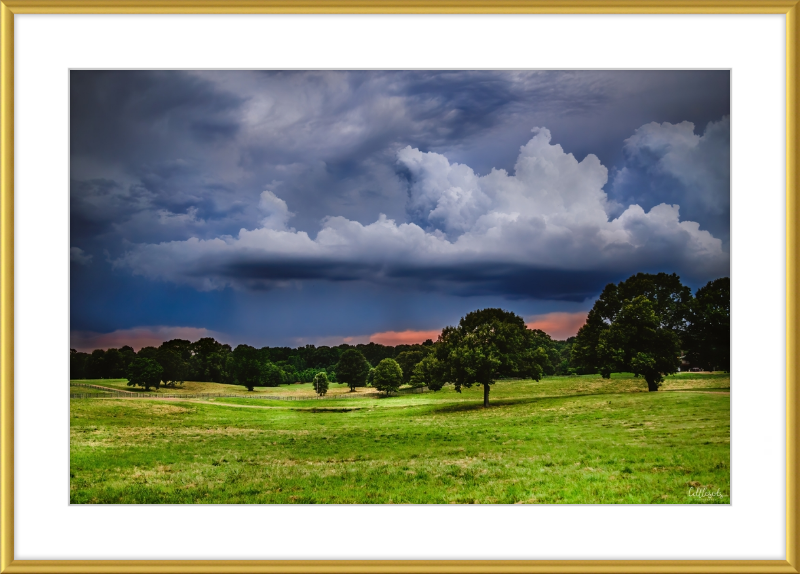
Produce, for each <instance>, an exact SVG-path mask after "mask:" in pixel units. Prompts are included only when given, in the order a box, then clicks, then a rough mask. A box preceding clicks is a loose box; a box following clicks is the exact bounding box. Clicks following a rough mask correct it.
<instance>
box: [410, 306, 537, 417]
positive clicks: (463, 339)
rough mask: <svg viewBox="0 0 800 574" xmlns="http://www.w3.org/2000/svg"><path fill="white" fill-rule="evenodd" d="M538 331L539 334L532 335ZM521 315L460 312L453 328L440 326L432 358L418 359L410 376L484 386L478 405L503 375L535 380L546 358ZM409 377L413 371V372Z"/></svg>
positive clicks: (437, 385) (500, 311)
mask: <svg viewBox="0 0 800 574" xmlns="http://www.w3.org/2000/svg"><path fill="white" fill-rule="evenodd" d="M537 335H538V334H537ZM534 340H535V339H534V337H533V336H532V333H531V331H530V329H528V328H527V327H526V326H525V321H524V320H523V319H522V317H519V316H518V315H516V314H514V313H511V312H509V311H504V310H503V309H482V310H479V311H473V312H472V313H468V314H467V315H466V316H464V317H463V318H462V319H461V321H460V322H459V324H458V326H457V327H445V328H444V329H443V330H442V334H441V335H440V336H439V340H438V341H437V342H436V344H435V345H434V357H435V359H436V360H435V361H434V360H428V361H426V360H423V361H422V362H421V363H420V365H419V366H420V368H419V369H418V372H417V377H416V379H415V380H417V381H419V382H422V381H423V380H425V379H426V378H430V379H431V380H430V382H429V384H428V387H429V388H431V389H436V388H441V386H442V385H443V384H444V383H445V382H449V383H452V384H453V386H454V387H455V390H456V391H457V392H461V389H462V388H464V387H466V388H469V387H471V386H473V385H483V406H484V407H488V406H489V388H490V386H491V385H493V384H494V383H495V382H496V381H497V379H499V378H502V377H529V378H532V379H534V380H537V381H538V380H539V379H541V377H542V374H543V373H544V368H545V365H547V364H549V363H550V361H549V359H548V357H547V353H546V351H545V350H544V349H543V348H542V347H536V348H533V347H532V346H531V344H532V342H533V341H534ZM412 377H413V374H412Z"/></svg>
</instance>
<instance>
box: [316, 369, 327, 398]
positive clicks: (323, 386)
mask: <svg viewBox="0 0 800 574" xmlns="http://www.w3.org/2000/svg"><path fill="white" fill-rule="evenodd" d="M314 391H315V392H316V393H317V394H318V395H319V396H323V395H324V394H325V393H327V392H328V375H326V374H325V371H320V372H319V373H317V374H316V375H314Z"/></svg>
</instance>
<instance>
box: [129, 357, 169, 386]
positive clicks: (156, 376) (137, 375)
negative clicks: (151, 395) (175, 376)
mask: <svg viewBox="0 0 800 574" xmlns="http://www.w3.org/2000/svg"><path fill="white" fill-rule="evenodd" d="M162 373H163V369H162V368H161V365H159V364H158V363H157V362H156V361H154V360H153V359H145V358H142V357H139V358H136V359H134V360H133V362H132V363H131V364H130V367H128V386H131V387H134V386H136V387H144V390H146V391H149V390H150V387H154V388H156V389H157V388H158V387H160V386H161V374H162Z"/></svg>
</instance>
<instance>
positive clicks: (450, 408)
mask: <svg viewBox="0 0 800 574" xmlns="http://www.w3.org/2000/svg"><path fill="white" fill-rule="evenodd" d="M692 390H694V389H692ZM709 390H712V389H705V388H701V389H697V391H699V392H706V391H709ZM713 390H716V391H730V388H720V389H713ZM667 392H677V390H676V391H667V390H666V389H665V390H660V391H656V392H652V393H651V392H647V391H644V392H642V391H636V392H629V393H576V394H574V395H543V396H538V397H520V398H513V399H490V400H489V407H488V408H486V409H484V406H483V400H482V399H481V400H476V401H475V402H467V401H466V400H464V401H463V402H458V403H449V404H443V405H441V406H434V407H433V408H432V409H430V410H429V414H439V413H455V412H469V411H482V410H487V411H488V410H491V409H492V407H507V406H515V405H528V404H535V403H539V402H542V401H555V400H569V399H575V398H580V397H596V398H602V397H617V398H623V397H628V396H659V393H661V394H662V395H661V396H663V393H667ZM706 394H714V393H713V392H712V393H706ZM719 394H723V393H719Z"/></svg>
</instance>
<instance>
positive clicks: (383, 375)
mask: <svg viewBox="0 0 800 574" xmlns="http://www.w3.org/2000/svg"><path fill="white" fill-rule="evenodd" d="M402 384H403V369H401V368H400V365H398V364H397V361H395V360H394V359H383V360H382V361H381V362H380V363H378V366H377V367H375V372H374V373H373V378H372V386H373V387H375V388H376V389H378V390H379V391H383V392H385V393H386V394H387V395H388V394H389V393H393V392H395V391H396V390H397V389H399V388H400V385H402Z"/></svg>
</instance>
